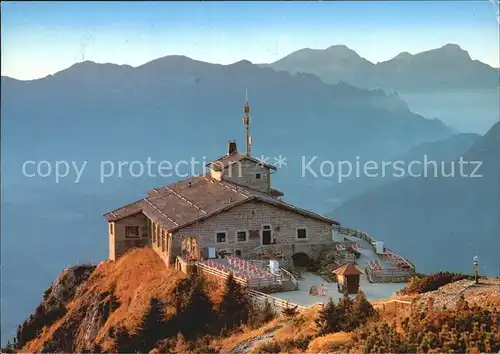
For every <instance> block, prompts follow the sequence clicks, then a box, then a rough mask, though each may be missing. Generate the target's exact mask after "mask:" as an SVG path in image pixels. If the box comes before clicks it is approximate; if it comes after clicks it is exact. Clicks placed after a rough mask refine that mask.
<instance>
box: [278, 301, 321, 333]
mask: <svg viewBox="0 0 500 354" xmlns="http://www.w3.org/2000/svg"><path fill="white" fill-rule="evenodd" d="M297 316H298V318H299V319H300V320H301V321H300V322H299V323H298V324H297V323H296V322H295V321H292V322H290V323H288V324H286V325H285V326H284V327H283V328H281V329H279V330H278V331H277V332H276V336H275V338H276V340H279V341H284V340H290V339H291V340H296V339H300V338H303V337H307V336H315V335H316V333H317V332H318V329H317V326H316V322H315V319H316V317H317V316H318V309H317V308H310V309H307V310H305V311H304V312H303V313H301V314H298V315H297Z"/></svg>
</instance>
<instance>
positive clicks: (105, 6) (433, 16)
mask: <svg viewBox="0 0 500 354" xmlns="http://www.w3.org/2000/svg"><path fill="white" fill-rule="evenodd" d="M493 1H495V0H493ZM493 1H487V0H478V1H460V0H457V1H425V2H417V1H388V2H383V1H373V2H369V1H362V2H351V1H349V2H263V1H261V2H83V1H82V2H43V3H42V2H10V1H9V2H7V3H5V2H2V4H1V6H2V9H1V10H2V12H1V16H2V19H1V20H2V22H1V26H2V32H1V36H2V42H1V49H2V65H1V69H2V75H4V76H10V77H14V78H17V79H22V80H30V79H36V78H41V77H44V76H46V75H49V74H53V73H55V72H57V71H60V70H63V69H66V68H68V67H69V66H71V65H73V64H74V63H77V62H81V61H84V60H92V61H95V62H98V63H106V62H110V63H115V64H129V65H132V66H138V65H142V64H144V63H146V62H148V61H150V60H153V59H156V58H159V57H163V56H166V55H173V54H177V55H186V56H188V57H191V58H193V59H197V60H202V61H206V62H211V63H220V64H231V63H234V62H237V61H239V60H242V59H247V60H250V61H251V62H253V63H268V62H273V61H276V60H278V59H280V58H282V57H284V56H286V55H288V54H290V53H291V52H293V51H295V50H298V49H301V48H315V49H324V48H327V47H329V46H331V45H334V44H344V45H347V46H348V47H350V48H351V49H353V50H355V51H356V52H358V54H359V55H361V56H362V57H364V58H366V59H368V60H370V61H372V62H375V63H376V62H379V61H384V60H388V59H390V58H392V57H394V56H396V55H397V54H399V53H400V52H403V51H406V52H410V53H412V54H415V53H418V52H420V51H424V50H429V49H433V48H437V47H441V46H443V45H445V44H447V43H456V44H458V45H460V46H461V47H462V48H463V49H465V50H467V51H468V52H469V54H470V55H471V57H472V58H473V59H477V60H480V61H482V62H484V63H487V64H489V65H491V66H495V67H498V66H499V47H498V42H499V27H498V19H497V16H496V13H495V5H494V2H493Z"/></svg>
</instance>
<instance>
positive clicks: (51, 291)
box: [16, 265, 95, 347]
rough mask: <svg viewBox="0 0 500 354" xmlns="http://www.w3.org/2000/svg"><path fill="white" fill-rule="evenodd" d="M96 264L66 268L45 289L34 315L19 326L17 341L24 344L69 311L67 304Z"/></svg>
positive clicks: (20, 344)
mask: <svg viewBox="0 0 500 354" xmlns="http://www.w3.org/2000/svg"><path fill="white" fill-rule="evenodd" d="M94 269H95V266H90V265H78V266H74V267H69V268H66V269H65V270H64V271H63V272H62V273H61V275H60V276H59V277H58V278H57V279H56V280H55V281H54V282H53V283H52V285H51V286H50V287H49V288H48V289H47V290H46V291H45V293H44V296H43V300H42V302H41V303H40V305H39V306H38V307H37V309H36V310H35V313H34V314H33V315H30V317H29V318H28V319H27V320H26V321H25V322H24V323H23V324H22V325H20V326H19V327H18V331H17V335H16V343H17V346H18V347H22V346H24V344H26V343H27V342H29V341H30V340H32V339H34V338H36V337H37V336H38V335H40V333H41V331H42V329H43V327H45V326H50V325H51V324H53V323H55V322H56V321H57V320H59V319H61V318H62V317H63V316H64V315H65V314H66V312H67V309H66V305H67V304H68V303H69V302H70V301H72V300H73V298H74V297H75V294H76V293H77V291H78V289H79V288H80V287H81V285H82V284H83V283H84V282H85V281H86V280H87V279H88V278H89V277H90V275H91V274H92V272H93V271H94Z"/></svg>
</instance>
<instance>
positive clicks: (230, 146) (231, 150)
mask: <svg viewBox="0 0 500 354" xmlns="http://www.w3.org/2000/svg"><path fill="white" fill-rule="evenodd" d="M237 151H238V149H237V148H236V141H234V140H230V141H229V142H228V144H227V154H228V155H231V154H234V153H235V152H237Z"/></svg>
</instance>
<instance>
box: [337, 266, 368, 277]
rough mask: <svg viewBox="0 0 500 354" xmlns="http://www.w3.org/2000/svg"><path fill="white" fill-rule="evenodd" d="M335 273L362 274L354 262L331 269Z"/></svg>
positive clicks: (344, 274)
mask: <svg viewBox="0 0 500 354" xmlns="http://www.w3.org/2000/svg"><path fill="white" fill-rule="evenodd" d="M333 273H334V274H337V275H343V276H346V275H360V274H363V272H361V271H360V270H359V269H358V268H357V267H356V266H355V265H354V264H352V263H346V264H344V265H342V266H340V267H339V268H337V269H335V270H334V271H333Z"/></svg>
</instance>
